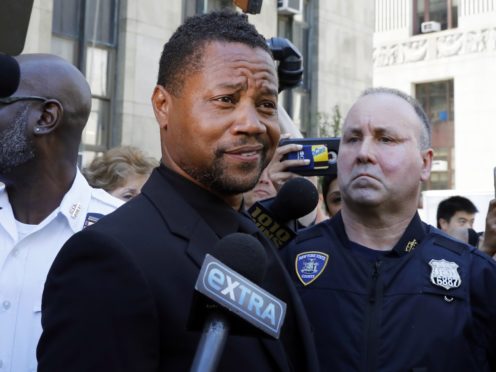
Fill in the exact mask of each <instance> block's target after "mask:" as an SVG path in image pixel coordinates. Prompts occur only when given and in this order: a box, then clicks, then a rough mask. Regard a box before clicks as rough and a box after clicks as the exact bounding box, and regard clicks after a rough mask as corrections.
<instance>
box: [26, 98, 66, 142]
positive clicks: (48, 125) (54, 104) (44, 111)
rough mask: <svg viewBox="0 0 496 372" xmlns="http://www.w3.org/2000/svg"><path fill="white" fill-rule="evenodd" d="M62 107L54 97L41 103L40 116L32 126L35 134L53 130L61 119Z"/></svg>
mask: <svg viewBox="0 0 496 372" xmlns="http://www.w3.org/2000/svg"><path fill="white" fill-rule="evenodd" d="M63 114H64V108H63V107H62V104H61V103H60V102H59V101H57V100H56V99H49V100H46V101H45V102H44V103H43V104H42V105H41V111H40V116H39V118H38V120H37V121H36V124H35V125H34V126H33V132H34V134H35V135H42V134H48V133H51V132H53V131H54V130H55V129H56V128H57V127H58V126H59V124H60V122H61V121H62V116H63Z"/></svg>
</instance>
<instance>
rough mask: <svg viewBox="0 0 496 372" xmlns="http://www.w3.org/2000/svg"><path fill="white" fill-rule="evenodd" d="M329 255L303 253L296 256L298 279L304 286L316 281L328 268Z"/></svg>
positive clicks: (312, 252) (311, 252)
mask: <svg viewBox="0 0 496 372" xmlns="http://www.w3.org/2000/svg"><path fill="white" fill-rule="evenodd" d="M328 260H329V255H328V254H326V253H322V252H316V251H310V252H302V253H299V254H298V255H297V256H296V259H295V269H296V275H297V276H298V279H300V281H301V282H302V283H303V285H309V284H310V283H312V282H313V281H315V280H316V279H317V278H318V277H319V276H320V274H322V272H323V271H324V269H325V267H326V266H327V261H328Z"/></svg>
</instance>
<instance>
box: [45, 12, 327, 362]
mask: <svg viewBox="0 0 496 372" xmlns="http://www.w3.org/2000/svg"><path fill="white" fill-rule="evenodd" d="M277 94H278V82H277V74H276V71H275V68H274V61H273V59H272V57H271V53H270V50H269V49H268V48H267V46H266V43H265V40H264V38H263V37H262V36H261V35H260V34H258V32H257V31H256V30H255V28H254V27H253V26H252V25H250V24H249V23H248V21H247V17H246V16H245V15H241V14H236V13H232V12H217V13H211V14H207V15H202V16H197V17H193V18H190V19H188V20H187V21H186V23H185V24H184V25H183V26H181V27H179V28H178V30H177V31H176V32H175V34H174V35H173V36H172V37H171V39H170V40H169V42H168V43H167V44H166V45H165V46H164V50H163V54H162V57H161V61H160V70H159V77H158V84H157V86H156V87H155V90H154V92H153V96H152V103H153V108H154V112H155V116H156V118H157V121H158V123H159V126H160V138H161V144H162V164H161V166H160V167H159V168H157V169H156V170H155V171H154V173H153V174H152V175H151V177H150V179H149V181H148V182H147V183H146V184H145V186H144V187H143V189H142V194H141V195H140V196H137V197H136V198H135V199H133V200H132V201H130V202H129V203H127V204H126V205H125V206H123V207H122V208H120V209H119V210H117V211H116V212H115V213H113V214H111V215H109V216H108V218H104V219H102V220H100V222H99V223H98V224H96V225H94V226H92V227H91V228H88V229H87V230H85V231H84V232H83V233H80V234H77V235H76V236H75V237H74V238H73V239H71V240H70V241H69V242H68V243H67V244H66V245H65V246H64V247H63V248H62V251H61V253H60V254H59V255H58V257H57V258H56V260H55V263H54V265H53V266H52V268H51V270H50V273H49V275H48V279H47V282H46V286H45V290H44V295H43V303H42V314H43V315H42V325H43V335H42V338H41V341H40V343H39V345H38V354H37V355H38V359H39V371H41V372H43V371H50V372H54V371H64V372H65V371H71V372H74V371H133V372H135V371H140V372H142V371H183V370H188V369H189V367H190V366H191V363H192V360H193V357H194V353H195V350H196V347H197V345H198V341H199V338H200V333H199V332H193V331H189V330H188V327H187V323H188V315H189V313H190V310H191V302H192V297H193V288H194V283H195V281H196V279H197V277H198V274H199V268H200V266H201V264H202V261H203V258H204V256H205V254H206V253H207V252H209V251H210V249H211V248H212V247H213V246H214V245H215V243H216V242H217V241H218V240H219V239H220V238H222V237H224V236H226V235H228V234H230V233H233V232H245V233H249V234H252V235H255V236H257V237H258V238H259V239H262V243H263V245H264V247H265V248H266V252H267V254H268V257H269V265H270V266H269V268H268V270H267V276H266V278H265V279H264V281H263V282H262V283H261V286H262V287H264V288H265V289H266V290H268V291H269V292H271V293H273V294H274V295H275V296H277V297H279V298H280V299H282V300H283V301H285V302H286V303H287V304H288V310H287V315H286V320H285V323H284V326H283V329H282V332H281V337H280V339H279V340H275V339H270V338H269V337H267V338H265V337H261V336H259V335H256V336H255V335H253V334H252V335H248V336H246V335H245V336H242V335H231V336H229V337H228V339H227V343H226V348H225V350H224V353H223V356H222V359H221V361H220V366H219V369H220V370H222V371H254V370H256V371H257V372H260V371H274V370H281V371H291V370H292V371H304V370H305V371H310V370H312V371H314V370H316V369H318V367H317V365H316V357H315V352H314V345H313V341H312V336H311V334H310V331H309V326H308V321H307V318H306V315H305V313H304V310H303V307H302V304H301V302H300V300H299V299H298V295H297V293H296V292H295V289H294V287H293V286H292V285H291V283H290V279H289V277H288V274H287V272H286V271H284V268H283V267H282V264H281V261H280V259H279V258H278V256H277V253H276V252H275V250H274V248H273V247H272V246H271V245H270V243H268V242H267V241H266V240H263V238H260V235H259V234H257V229H256V227H255V225H253V223H252V222H251V221H250V220H249V219H248V218H247V217H246V216H245V215H244V214H242V213H240V212H239V211H240V210H241V209H242V193H243V192H245V191H247V190H250V189H251V188H253V187H254V186H255V184H256V182H257V180H258V177H259V176H260V173H261V172H262V169H264V167H265V166H266V165H267V163H268V161H269V160H270V158H271V156H272V154H273V152H274V149H275V147H276V145H277V143H278V140H279V135H280V131H279V127H278V120H277Z"/></svg>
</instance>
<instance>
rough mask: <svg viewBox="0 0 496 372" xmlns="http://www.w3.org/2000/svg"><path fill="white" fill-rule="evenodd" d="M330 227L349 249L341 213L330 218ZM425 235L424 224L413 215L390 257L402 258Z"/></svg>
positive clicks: (349, 244) (416, 215)
mask: <svg viewBox="0 0 496 372" xmlns="http://www.w3.org/2000/svg"><path fill="white" fill-rule="evenodd" d="M331 227H332V228H333V229H334V230H335V231H336V235H337V236H338V238H339V239H340V241H341V244H342V245H343V246H345V247H347V248H349V247H350V246H351V244H352V243H351V242H350V240H349V238H348V235H347V234H346V230H345V228H344V223H343V217H342V216H341V212H338V213H337V214H336V215H335V216H334V217H333V218H331ZM426 235H427V231H426V227H425V224H424V223H423V222H422V220H421V219H420V216H419V215H418V213H415V215H414V216H413V218H412V220H411V221H410V223H409V224H408V227H407V228H406V230H405V232H404V233H403V235H402V236H401V238H400V239H399V240H398V242H397V243H396V244H395V245H394V247H393V249H392V250H391V255H396V256H402V255H404V254H406V253H410V252H412V251H413V250H414V249H415V248H416V247H417V246H418V245H419V244H420V243H421V242H422V240H423V239H424V238H425V236H426Z"/></svg>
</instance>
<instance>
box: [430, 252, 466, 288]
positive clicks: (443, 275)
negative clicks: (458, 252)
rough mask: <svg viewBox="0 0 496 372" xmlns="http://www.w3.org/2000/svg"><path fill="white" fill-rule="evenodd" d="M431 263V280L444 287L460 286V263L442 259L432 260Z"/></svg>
mask: <svg viewBox="0 0 496 372" xmlns="http://www.w3.org/2000/svg"><path fill="white" fill-rule="evenodd" d="M429 265H430V266H431V268H432V271H431V282H432V284H434V285H437V286H439V287H443V288H444V289H448V290H449V289H451V288H458V287H459V286H460V285H461V284H462V279H461V278H460V274H458V267H459V266H458V265H457V264H456V263H454V262H449V261H446V260H445V259H442V260H434V259H432V260H430V261H429Z"/></svg>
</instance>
